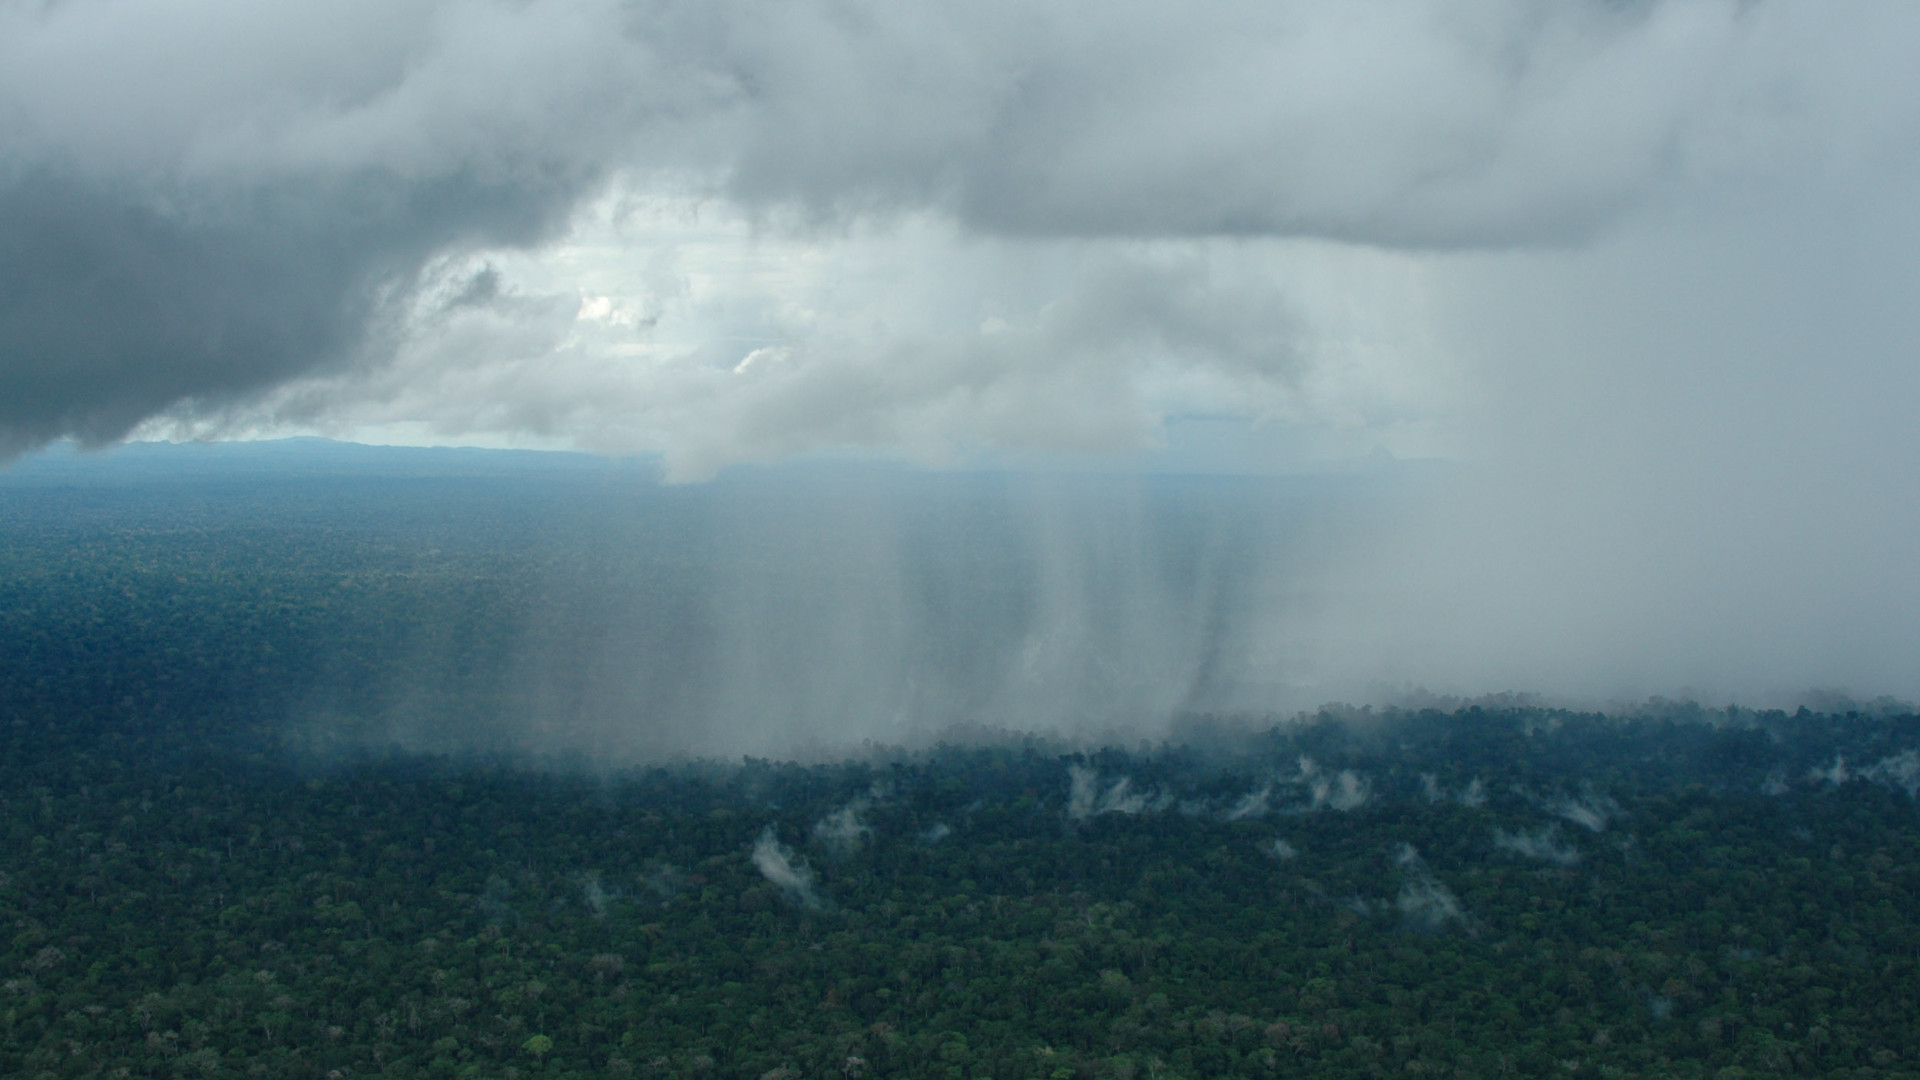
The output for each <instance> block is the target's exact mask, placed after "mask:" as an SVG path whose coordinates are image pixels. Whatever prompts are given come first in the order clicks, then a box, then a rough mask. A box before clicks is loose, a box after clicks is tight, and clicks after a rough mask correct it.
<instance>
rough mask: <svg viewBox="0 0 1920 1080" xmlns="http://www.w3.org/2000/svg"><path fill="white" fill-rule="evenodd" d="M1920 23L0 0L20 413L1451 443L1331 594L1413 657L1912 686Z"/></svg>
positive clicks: (577, 432) (1428, 664)
mask: <svg viewBox="0 0 1920 1080" xmlns="http://www.w3.org/2000/svg"><path fill="white" fill-rule="evenodd" d="M1916 56H1920V6H1916V5H1914V4H1912V3H1911V2H1907V0H1857V2H1849V3H1846V4H1838V5H1836V4H1830V3H1816V2H1813V0H1786V2H1779V0H1740V2H1735V0H1724V2H1723V0H1605V2H1602V0H1589V2H1568V0H1535V2H1530V0H1450V2H1443V0H1401V2H1384V0H1381V2H1374V0H1355V2H1346V3H1337V4H1335V3H1318V2H1316V3H1303V2H1291V0H1252V2H1232V0H1219V2H1213V0H1200V2H1189V3H1182V4H1177V5H1176V4H1170V3H1131V2H1126V0H1121V2H1115V0H1101V2H1099V3H1089V2H1079V0H1018V2H1013V0H1007V2H1000V0H982V2H952V0H941V2H938V3H934V2H924V0H888V2H886V3H867V2H864V0H839V2H815V0H745V2H735V0H698V2H689V3H681V2H677V0H642V2H632V3H618V2H614V0H515V2H489V0H325V2H318V0H315V2H308V0H282V2H279V3H275V4H271V5H262V4H255V3H239V2H233V0H0V449H4V450H7V451H12V452H18V451H21V450H25V449H28V448H31V447H33V446H35V445H38V444H40V443H43V442H45V441H47V440H50V439H55V438H60V437H65V436H73V437H78V438H81V439H83V440H88V441H93V442H106V441H112V440H115V439H119V438H122V437H125V436H127V435H129V434H134V435H137V436H140V437H188V436H195V437H245V436H259V435H273V434H285V433H291V432H320V433H328V434H335V435H341V436H347V437H356V438H362V439H367V440H370V441H403V442H439V443H462V442H466V443H480V444H486V445H527V446H555V447H576V448H585V449H591V450H601V451H610V452H620V453H629V452H646V453H657V454H660V455H662V458H663V460H664V461H665V463H666V468H667V470H668V474H669V475H670V476H671V477H673V478H675V479H681V480H700V479H703V478H706V477H709V476H712V475H713V474H714V473H715V471H716V470H719V469H722V468H724V467H726V466H727V465H729V464H734V463H738V462H746V461H765V460H776V459H780V458H784V457H788V456H791V455H795V454H804V453H810V452H820V451H831V452H843V451H849V450H851V451H858V452H863V453H874V454H880V455H884V456H898V457H902V458H905V459H907V460H910V461H915V462H922V463H929V464H935V465H942V464H951V463H968V462H978V461H993V462H1007V461H1011V462H1019V461H1023V460H1032V461H1058V460H1076V461H1094V462H1099V461H1110V462H1114V463H1118V464H1119V466H1120V467H1127V468H1133V467H1152V462H1154V461H1156V460H1160V461H1162V462H1163V463H1164V462H1169V461H1171V462H1175V463H1177V464H1179V465H1181V467H1194V468H1203V469H1218V470H1222V471H1288V470H1292V469H1299V468H1310V467H1314V466H1315V465H1316V463H1326V462H1330V461H1340V460H1345V459H1352V458H1358V457H1363V456H1365V455H1368V454H1376V453H1379V452H1381V451H1385V452H1387V453H1391V454H1393V455H1396V456H1398V457H1402V458H1405V457H1441V458H1447V459H1450V460H1455V461H1460V462H1464V463H1469V464H1470V465H1471V466H1472V468H1473V469H1474V470H1475V475H1476V476H1478V477H1480V478H1481V479H1480V485H1479V488H1478V489H1477V491H1476V492H1475V493H1474V494H1472V495H1471V496H1469V497H1463V498H1462V499H1461V500H1460V501H1459V502H1457V503H1456V504H1455V505H1453V506H1452V507H1450V508H1449V509H1448V511H1447V512H1446V513H1443V514H1439V515H1437V516H1435V517H1434V518H1432V519H1430V520H1423V521H1422V522H1421V523H1420V526H1419V528H1418V529H1417V530H1415V529H1413V528H1411V527H1410V528H1409V530H1408V531H1409V533H1410V534H1411V533H1413V532H1415V531H1417V532H1418V533H1419V534H1420V535H1421V537H1422V540H1421V541H1420V543H1418V544H1412V543H1408V544H1405V545H1402V546H1401V548H1400V549H1398V550H1397V551H1396V553H1394V554H1392V555H1391V557H1387V556H1383V557H1382V561H1380V562H1378V563H1376V564H1372V565H1371V566H1370V569H1369V574H1370V575H1372V577H1371V578H1370V579H1369V580H1373V581H1376V582H1380V583H1391V584H1379V585H1377V586H1376V587H1374V588H1373V589H1372V591H1371V593H1370V595H1372V596H1373V600H1372V601H1370V602H1371V603H1373V604H1374V605H1375V606H1374V607H1373V608H1372V609H1368V610H1370V611H1371V613H1370V614H1366V615H1361V614H1355V615H1354V616H1353V621H1354V626H1353V628H1351V629H1350V633H1351V635H1352V640H1353V641H1354V642H1357V643H1360V645H1356V647H1361V646H1362V645H1364V647H1368V648H1378V649H1381V650H1383V655H1386V654H1391V655H1392V656H1394V657H1399V658H1405V662H1404V664H1402V665H1401V666H1402V667H1403V668H1404V671H1401V672H1399V674H1400V675H1404V676H1405V677H1406V678H1409V679H1442V678H1443V675H1442V674H1439V673H1446V674H1445V676H1444V677H1445V678H1446V679H1450V680H1451V681H1453V682H1456V683H1460V684H1462V685H1482V684H1491V683H1497V682H1501V681H1502V680H1507V681H1520V680H1523V679H1524V678H1525V677H1534V678H1535V681H1536V682H1538V681H1541V680H1545V681H1553V679H1554V678H1560V677H1559V676H1554V677H1553V678H1549V677H1548V676H1545V675H1541V674H1540V673H1542V672H1546V671H1548V670H1549V669H1551V670H1554V671H1559V670H1561V669H1564V670H1565V671H1566V672H1568V673H1569V674H1567V675H1566V676H1565V678H1564V679H1562V681H1568V680H1571V681H1580V680H1581V679H1584V680H1585V681H1586V682H1585V684H1583V685H1585V688H1587V689H1590V690H1594V691H1596V692H1598V691H1600V690H1604V689H1607V688H1608V687H1618V686H1624V685H1632V686H1636V687H1639V686H1643V685H1644V686H1646V687H1650V688H1659V687H1662V686H1668V685H1675V684H1679V683H1685V682H1687V681H1689V680H1693V681H1694V682H1704V683H1708V684H1711V683H1713V682H1714V681H1715V680H1718V681H1719V682H1721V683H1726V684H1729V685H1751V684H1752V683H1753V681H1754V680H1763V679H1773V680H1775V681H1781V680H1784V681H1787V682H1796V681H1798V682H1807V683H1815V682H1830V683H1833V684H1842V683H1844V684H1846V685H1849V686H1853V687H1858V688H1861V689H1884V690H1888V691H1893V692H1902V693H1913V692H1914V691H1915V690H1916V689H1920V677H1916V676H1914V675H1910V674H1903V673H1904V672H1907V671H1910V670H1920V665H1915V664H1914V663H1913V662H1912V661H1913V660H1914V659H1915V651H1916V648H1917V647H1920V636H1916V633H1915V632H1913V631H1909V630H1904V629H1901V628H1900V627H1901V626H1902V625H1903V624H1905V623H1911V622H1913V621H1914V620H1912V619H1911V618H1910V613H1911V611H1912V610H1913V606H1912V605H1913V603H1914V602H1915V601H1916V600H1920V573H1916V570H1915V560H1914V559H1913V557H1912V556H1911V554H1910V549H1911V548H1912V546H1913V545H1912V542H1911V537H1912V536H1913V535H1914V533H1913V531H1912V528H1913V526H1914V525H1916V524H1920V522H1917V521H1916V520H1915V517H1916V513H1915V511H1914V510H1913V509H1912V508H1913V507H1915V506H1916V505H1920V490H1916V486H1917V485H1916V483H1915V481H1914V473H1915V468H1914V466H1915V463H1916V460H1920V459H1916V451H1917V450H1920V447H1917V446H1916V445H1915V442H1916V439H1915V435H1914V434H1913V432H1914V430H1915V425H1914V424H1913V422H1912V417H1913V413H1914V407H1915V405H1916V404H1920V356H1916V352H1917V351H1920V350H1917V347H1916V342H1920V317H1916V315H1915V314H1914V309H1915V308H1916V307H1920V305H1916V304H1915V302H1914V298H1915V297H1916V296H1920V256H1916V244H1917V243H1920V208H1917V207H1916V200H1915V198H1914V195H1915V193H1916V192H1920V64H1916V63H1915V62H1914V58H1915V57H1916ZM1223 428H1224V429H1230V430H1231V431H1233V432H1235V434H1233V435H1232V437H1227V438H1221V437H1217V436H1218V432H1219V431H1220V430H1222V429H1223ZM1209 433H1212V434H1209ZM1143 463H1145V464H1143ZM1465 597H1473V598H1475V599H1473V600H1472V601H1471V602H1466V601H1464V600H1463V598H1465ZM1489 598H1492V599H1489ZM1463 605H1464V606H1463ZM1575 608H1579V609H1583V610H1591V611H1593V612H1595V614H1593V615H1592V617H1590V618H1587V619H1586V620H1585V621H1583V622H1581V623H1580V624H1579V625H1578V626H1574V627H1572V628H1571V629H1569V630H1568V631H1567V634H1570V635H1571V637H1568V636H1567V635H1565V634H1563V635H1542V634H1541V633H1538V632H1536V631H1535V630H1531V629H1526V627H1527V626H1528V625H1529V623H1528V620H1548V619H1550V618H1551V617H1552V615H1553V613H1555V612H1561V613H1564V612H1566V611H1568V610H1572V609H1575ZM1353 610H1354V611H1356V612H1358V611H1360V610H1361V608H1360V607H1358V606H1356V607H1355V608H1354V609H1353ZM1436 611H1456V612H1463V614H1462V615H1461V617H1462V618H1464V619H1465V620H1466V621H1467V623H1468V624H1470V625H1473V626H1476V627H1477V628H1478V630H1477V632H1478V634H1479V636H1478V638H1477V639H1476V640H1477V641H1479V642H1480V644H1478V645H1476V646H1474V647H1473V648H1472V649H1471V650H1470V651H1468V652H1462V651H1460V649H1459V648H1458V647H1456V646H1454V645H1452V644H1450V643H1446V642H1438V641H1427V640H1424V639H1422V640H1413V639H1414V638H1418V637H1419V635H1418V634H1415V633H1414V632H1413V631H1411V630H1408V629H1406V627H1408V626H1411V625H1414V622H1415V620H1416V617H1425V616H1426V615H1431V614H1432V613H1433V612H1436ZM1769 620H1771V621H1773V623H1775V624H1777V625H1779V626H1782V627H1786V626H1792V625H1799V626H1801V627H1802V629H1801V630H1797V631H1791V632H1790V631H1787V630H1781V631H1780V633H1779V634H1778V635H1776V636H1775V637H1773V638H1766V637H1764V636H1763V637H1762V638H1755V637H1754V636H1752V635H1750V634H1746V633H1741V634H1737V635H1731V636H1730V638H1729V641H1728V643H1727V644H1726V645H1725V646H1724V649H1725V651H1726V652H1727V655H1725V656H1719V655H1715V656H1711V657H1704V658H1703V656H1702V654H1701V653H1700V652H1699V650H1698V648H1693V649H1690V650H1689V651H1687V652H1686V655H1685V657H1684V658H1682V659H1671V660H1669V658H1671V656H1672V654H1673V649H1672V648H1671V647H1670V645H1669V644H1667V643H1668V641H1669V638H1672V639H1673V640H1681V639H1685V640H1689V641H1698V640H1700V639H1701V638H1702V637H1704V636H1711V635H1712V633H1713V632H1714V628H1716V627H1718V628H1720V629H1721V630H1722V631H1724V629H1725V628H1726V627H1728V626H1730V625H1738V626H1742V627H1746V626H1752V625H1759V624H1766V623H1767V622H1768V621H1769ZM1389 639H1391V641H1392V643H1393V644H1392V646H1391V648H1388V647H1387V646H1386V645H1383V644H1381V643H1382V642H1383V641H1387V640H1389ZM1402 639H1406V640H1402ZM1328 640H1336V639H1335V638H1329V639H1328ZM1487 642H1498V643H1499V644H1498V646H1497V647H1494V646H1489V645H1488V644H1487ZM1789 660H1791V662H1792V664H1793V665H1796V666H1792V667H1791V670H1787V671H1784V673H1783V669H1782V666H1781V665H1782V664H1783V663H1787V662H1788V661H1789ZM1529 672H1531V673H1533V675H1532V676H1528V675H1527V674H1526V673H1529ZM1608 672H1613V673H1616V674H1618V673H1623V672H1624V673H1626V674H1625V675H1619V678H1618V679H1616V678H1615V676H1614V675H1609V674H1607V673H1608ZM1515 673H1519V674H1515ZM1574 673H1578V674H1574ZM1628 676H1631V677H1628ZM1620 680H1624V681H1620ZM1634 680H1638V681H1637V682H1636V681H1634Z"/></svg>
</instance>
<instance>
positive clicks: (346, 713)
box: [0, 489, 1920, 1080]
mask: <svg viewBox="0 0 1920 1080" xmlns="http://www.w3.org/2000/svg"><path fill="white" fill-rule="evenodd" d="M116 498H118V497H117V496H110V495H108V494H102V493H100V492H89V491H86V490H64V489H63V490H53V489H47V490H43V491H38V492H29V493H27V494H25V495H22V494H20V493H18V492H15V493H12V494H5V495H4V497H0V527H4V529H5V538H6V543H5V544H4V545H0V563H3V564H4V565H0V640H4V644H5V648H4V649H0V924H4V927H5V934H4V936H0V1074H3V1075H7V1076H24V1077H38V1076H55V1077H64V1076H100V1077H113V1076H150V1077H179V1076H189V1077H199V1076H209V1077H213V1076H267V1077H329V1078H334V1077H342V1078H343V1077H350V1076H369V1075H376V1074H378V1075H393V1076H415V1077H430V1076H448V1077H454V1076H461V1077H536V1076H538V1077H560V1076H576V1077H587V1076H593V1077H603V1076H612V1077H629V1076H631V1077H759V1078H769V1080H779V1078H797V1077H803V1076H804V1077H841V1078H852V1077H890V1076H902V1077H937V1078H948V1077H953V1078H962V1080H966V1078H988V1077H999V1078H1029V1077H1031V1078H1046V1080H1079V1078H1086V1080H1094V1078H1114V1080H1135V1078H1139V1080H1158V1078H1162V1077H1165V1078H1173V1077H1184V1078H1200V1077H1249V1078H1264V1077H1281V1076H1324V1077H1349V1076H1386V1075H1396V1076H1398V1075H1405V1076H1427V1075H1435V1076H1460V1077H1490V1076H1491V1077H1498V1076H1547V1075H1565V1076H1586V1075H1593V1076H1602V1077H1649V1078H1651V1077H1666V1076H1695V1077H1708V1076H1711V1077H1722V1078H1732V1077H1743V1076H1744V1077H1760V1076H1826V1077H1840V1076H1845V1077H1869V1076H1875V1077H1878V1076H1886V1077H1897V1076H1908V1075H1920V1025H1917V1024H1915V1022H1914V1017H1915V1016H1920V971H1917V970H1916V968H1917V965H1920V805H1916V797H1915V796H1916V789H1920V749H1917V748H1920V719H1917V718H1916V717H1914V716H1912V715H1910V714H1908V713H1906V712H1904V711H1902V710H1901V709H1899V708H1895V707H1891V706H1877V707H1874V708H1871V709H1867V708H1864V707H1863V708H1857V709H1852V710H1848V709H1845V708H1840V709H1836V710H1833V711H1827V712H1808V711H1805V710H1802V711H1801V712H1799V713H1784V712H1753V711H1744V710H1713V711H1708V710H1702V709H1699V708H1695V707H1692V706H1683V705H1674V704H1670V703H1654V704H1651V705H1648V706H1644V707H1642V708H1639V709H1637V710H1632V711H1631V712H1630V713H1627V714H1623V715H1618V716H1612V717H1608V716H1599V715H1588V714H1578V713H1571V712H1566V711H1558V710H1551V709H1544V708H1539V707H1534V706H1531V705H1528V704H1526V703H1524V702H1515V703H1508V704H1505V705H1501V706H1499V707H1490V706H1481V707H1466V708H1456V707H1449V708H1447V709H1431V710H1424V711H1422V710H1405V711H1395V712H1379V713H1376V712H1367V711H1352V710H1335V711H1328V712H1323V713H1321V714H1319V715H1314V716H1304V717H1298V718H1293V719H1289V720H1284V721H1277V720H1272V719H1222V718H1209V717H1190V718H1187V719H1186V720H1184V721H1182V722H1181V723H1179V724H1178V725H1176V726H1175V728H1174V733H1173V734H1172V735H1171V736H1170V737H1168V738H1167V739H1165V740H1164V741H1160V742H1156V743H1154V744H1152V745H1137V746H1133V747H1131V748H1118V747H1111V748H1106V749H1097V748H1094V747H1091V746H1086V745H1069V744H1065V743H1057V742H1050V741H1047V740H1045V739H1039V738H1021V737H1017V736H1002V737H991V738H989V737H973V738H970V739H966V740H962V739H958V738H956V739H955V740H954V741H952V742H951V743H950V744H949V745H942V746H937V747H933V748H930V749H923V750H918V751H914V752H904V751H901V752H893V751H884V750H874V751H871V752H869V753H866V754H864V755H863V756H861V757H860V758H859V759H857V760H846V761H837V762H835V761H829V762H824V763H808V764H795V763H779V762H772V761H763V760H753V759H746V760H740V759H735V760H733V761H729V762H682V763H679V764H675V765H671V766H665V765H661V766H646V767H631V768H596V767H593V766H592V763H590V762H582V761H568V760H551V761H545V762H534V761H530V760H528V759H527V758H525V757H523V756H506V755H504V754H489V753H484V752H483V753H475V754H471V755H466V756H460V755H448V754H429V753H421V752H417V751H408V750H398V749H392V748H391V747H389V746H387V745H386V744H383V743H382V742H381V741H380V740H379V739H378V738H366V737H358V736H356V737H353V738H344V737H343V738H339V739H333V740H329V739H327V738H325V737H322V736H321V735H316V733H315V728H314V722H313V721H312V720H311V715H312V714H311V711H310V710H309V711H307V712H302V711H301V710H300V709H299V708H297V706H299V705H300V704H301V703H303V702H305V703H311V702H312V701H314V700H316V698H320V697H324V698H325V699H326V700H327V702H328V708H327V710H326V715H327V716H329V717H334V718H345V719H344V720H342V722H345V721H346V720H351V719H352V718H353V717H355V716H357V715H370V710H372V709H374V708H375V706H376V705H378V704H379V703H380V702H381V701H382V700H387V699H390V698H391V695H392V692H393V690H392V688H393V687H396V686H401V685H404V684H406V683H407V678H408V672H407V671H406V670H405V667H406V665H407V664H409V663H411V662H413V661H414V660H416V659H417V658H418V657H420V656H422V655H428V654H431V655H432V656H434V657H436V658H437V659H436V661H435V663H436V664H437V665H438V666H437V667H436V668H435V671H436V677H435V678H434V679H432V680H429V682H430V684H431V685H428V686H425V687H423V688H420V689H419V690H418V691H417V692H416V694H415V697H414V698H412V699H410V700H412V705H411V706H410V707H412V708H414V709H417V710H420V711H422V712H430V713H436V714H441V715H445V714H450V713H457V712H458V711H459V710H462V709H474V710H484V709H495V710H497V709H499V708H500V706H499V703H498V701H497V700H496V696H497V694H498V693H499V692H500V691H499V687H498V685H497V684H496V683H494V682H491V681H489V680H490V674H489V673H491V672H497V671H498V670H499V668H500V666H501V664H502V663H503V662H504V660H503V655H504V652H503V650H505V648H506V646H505V645H503V644H502V643H501V640H500V638H499V637H498V635H497V634H494V633H493V632H492V631H491V630H490V628H491V627H495V626H497V625H499V624H500V623H502V622H505V621H507V617H508V616H510V615H511V613H512V612H513V611H514V610H515V605H516V604H518V603H520V602H521V600H520V599H518V596H519V594H518V593H516V592H515V588H516V586H515V584H514V583H515V582H518V581H522V580H524V579H525V571H526V567H527V565H528V563H527V559H528V558H529V556H527V554H526V552H527V551H529V550H532V549H531V548H529V547H525V546H516V544H515V543H508V542H494V541H488V540H487V539H486V536H487V534H486V533H485V532H484V530H480V531H476V530H474V529H471V528H465V529H451V528H449V529H448V530H447V531H446V532H445V533H443V534H435V533H432V531H431V530H428V529H424V528H422V529H419V530H416V531H415V532H412V533H408V534H407V535H409V536H411V537H412V539H405V540H403V539H397V538H396V537H397V536H398V533H397V532H396V531H395V530H393V529H386V531H383V528H385V527H374V526H371V525H369V526H365V527H362V526H361V525H357V524H356V523H355V522H354V521H353V520H352V519H351V518H350V517H346V518H343V517H342V516H341V515H340V514H338V513H334V514H333V515H332V516H330V517H327V518H325V519H324V520H320V519H316V518H313V517H311V516H306V517H303V514H306V511H305V510H303V509H302V507H301V506H298V505H292V506H280V507H279V508H278V509H277V510H276V511H275V512H274V513H272V514H268V515H264V516H263V517H262V518H261V519H258V520H253V521H238V520H236V519H235V518H234V516H233V514H232V513H231V509H230V507H228V506H224V505H221V504H218V503H217V501H216V502H214V503H209V502H208V501H205V500H196V499H194V498H186V497H181V498H175V499H172V500H170V501H166V502H165V503H164V505H162V504H161V503H159V502H155V503H153V504H151V505H148V506H147V507H146V509H145V510H143V511H141V512H140V513H138V514H132V515H129V513H128V512H127V511H126V507H125V506H124V505H123V504H122V503H118V502H115V499H116ZM265 498H266V496H264V495H261V496H257V497H256V505H258V504H259V500H262V499H265ZM395 501H396V502H402V501H405V500H402V499H396V500H395ZM663 520H664V521H665V522H666V524H671V521H670V519H663ZM662 527H663V528H664V527H666V526H665V525H663V526H662ZM423 642H426V643H431V646H432V647H431V648H430V649H428V648H426V647H425V646H423V644H422V643H423ZM290 718H291V719H290ZM368 723H369V724H372V723H374V721H372V720H369V721H368Z"/></svg>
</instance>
